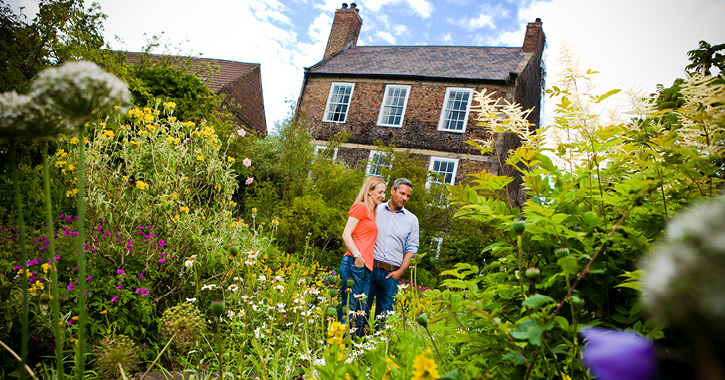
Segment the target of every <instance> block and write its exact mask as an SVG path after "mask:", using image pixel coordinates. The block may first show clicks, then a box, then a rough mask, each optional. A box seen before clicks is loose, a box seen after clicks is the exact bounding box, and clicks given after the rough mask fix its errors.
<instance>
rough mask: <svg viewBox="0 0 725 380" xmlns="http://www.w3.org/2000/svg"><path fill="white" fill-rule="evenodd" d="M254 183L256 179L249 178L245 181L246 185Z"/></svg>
mask: <svg viewBox="0 0 725 380" xmlns="http://www.w3.org/2000/svg"><path fill="white" fill-rule="evenodd" d="M252 182H254V177H247V180H246V181H244V184H245V185H251V184H252Z"/></svg>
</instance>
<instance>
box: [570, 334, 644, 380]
mask: <svg viewBox="0 0 725 380" xmlns="http://www.w3.org/2000/svg"><path fill="white" fill-rule="evenodd" d="M581 334H582V335H583V336H584V339H585V342H586V344H587V345H586V347H584V350H583V351H582V361H583V362H584V364H585V365H586V366H587V367H589V370H591V372H592V374H593V375H594V376H595V377H596V378H597V379H599V380H649V379H652V378H654V376H655V375H656V373H657V368H656V358H655V349H654V345H653V344H652V342H651V341H650V340H648V339H645V338H643V337H642V336H640V335H638V334H637V333H635V332H633V331H619V330H607V329H603V328H598V327H591V328H588V329H586V330H584V331H582V333H581Z"/></svg>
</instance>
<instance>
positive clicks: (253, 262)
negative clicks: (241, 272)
mask: <svg viewBox="0 0 725 380" xmlns="http://www.w3.org/2000/svg"><path fill="white" fill-rule="evenodd" d="M256 263H257V262H256V261H254V260H247V261H245V262H244V265H249V266H252V265H254V264H256Z"/></svg>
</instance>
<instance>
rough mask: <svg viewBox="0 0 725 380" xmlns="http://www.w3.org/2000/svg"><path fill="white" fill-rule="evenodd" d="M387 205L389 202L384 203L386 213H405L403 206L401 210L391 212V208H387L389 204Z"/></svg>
mask: <svg viewBox="0 0 725 380" xmlns="http://www.w3.org/2000/svg"><path fill="white" fill-rule="evenodd" d="M389 203H390V201H387V202H385V209H386V210H388V211H390V212H399V213H402V214H405V211H406V210H405V206H403V208H401V209H400V210H398V211H393V210H392V209H391V208H390V207H389V206H388V204H389Z"/></svg>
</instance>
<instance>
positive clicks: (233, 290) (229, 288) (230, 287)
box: [227, 284, 239, 292]
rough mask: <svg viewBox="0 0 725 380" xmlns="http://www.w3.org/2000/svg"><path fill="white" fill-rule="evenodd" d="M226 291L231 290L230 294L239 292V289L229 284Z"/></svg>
mask: <svg viewBox="0 0 725 380" xmlns="http://www.w3.org/2000/svg"><path fill="white" fill-rule="evenodd" d="M227 290H231V291H232V292H236V291H237V290H239V287H238V286H237V285H235V284H231V285H229V287H228V288H227Z"/></svg>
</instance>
